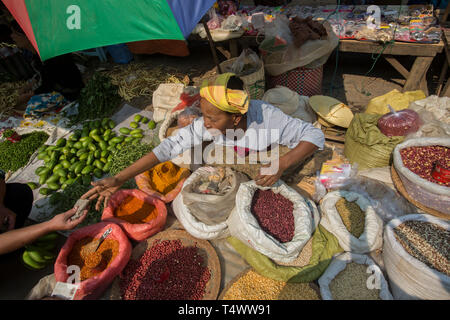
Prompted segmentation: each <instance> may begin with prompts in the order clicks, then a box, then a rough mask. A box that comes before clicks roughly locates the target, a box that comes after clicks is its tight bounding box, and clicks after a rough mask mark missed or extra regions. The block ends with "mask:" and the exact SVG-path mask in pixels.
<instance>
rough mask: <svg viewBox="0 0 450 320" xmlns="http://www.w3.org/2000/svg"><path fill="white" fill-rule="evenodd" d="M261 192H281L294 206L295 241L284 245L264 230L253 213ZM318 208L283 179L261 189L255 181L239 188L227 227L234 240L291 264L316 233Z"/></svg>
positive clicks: (293, 239)
mask: <svg viewBox="0 0 450 320" xmlns="http://www.w3.org/2000/svg"><path fill="white" fill-rule="evenodd" d="M258 189H260V190H272V191H273V192H274V193H279V194H281V195H282V196H283V197H285V198H287V199H288V200H290V201H291V202H292V204H293V205H294V209H293V215H294V223H295V229H294V236H293V238H292V240H291V241H289V242H285V243H281V242H279V241H278V240H276V239H275V238H274V237H273V236H271V235H269V234H267V233H266V232H265V231H263V229H262V228H261V227H260V225H259V223H258V221H257V220H256V218H255V216H254V215H253V213H252V212H251V203H252V199H253V196H254V194H255V192H256V191H257V190H258ZM314 207H315V204H314V203H312V202H309V201H308V202H307V200H306V199H305V198H303V197H302V196H301V195H300V194H298V193H297V192H296V191H295V190H294V189H292V188H291V187H289V186H288V185H286V184H285V183H284V182H283V181H282V180H278V182H277V183H276V184H275V185H273V186H272V187H260V186H258V185H257V184H256V182H255V181H254V180H252V181H249V182H245V183H242V184H241V186H240V187H239V190H238V193H237V195H236V207H235V208H234V209H233V211H232V212H231V214H230V216H229V218H228V220H227V224H228V228H229V229H230V234H231V235H232V236H233V237H235V238H238V239H239V240H241V241H242V242H244V243H247V244H248V245H249V246H250V247H252V248H253V249H255V250H257V251H259V252H260V253H262V254H264V255H266V256H268V257H270V258H272V259H274V260H277V261H281V262H286V263H287V262H291V261H292V260H294V259H295V258H297V256H298V254H299V253H300V251H301V250H302V248H303V247H304V246H305V244H306V242H308V240H309V239H310V238H311V235H312V233H313V231H314V221H313V215H312V211H313V208H314Z"/></svg>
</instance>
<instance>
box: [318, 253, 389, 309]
mask: <svg viewBox="0 0 450 320" xmlns="http://www.w3.org/2000/svg"><path fill="white" fill-rule="evenodd" d="M319 286H320V294H321V295H322V299H323V300H380V299H381V300H393V298H392V295H391V293H390V292H389V287H388V283H387V281H386V279H385V278H384V276H383V273H382V271H381V269H380V268H379V267H378V266H377V265H376V264H375V262H374V261H373V260H372V259H370V258H369V257H368V256H366V255H360V254H354V253H350V252H345V253H342V254H340V255H339V256H337V257H335V258H333V261H332V262H331V264H330V266H329V267H328V269H327V270H326V271H325V272H324V274H323V275H322V276H321V277H320V279H319Z"/></svg>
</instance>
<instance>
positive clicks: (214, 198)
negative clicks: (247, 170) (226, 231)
mask: <svg viewBox="0 0 450 320" xmlns="http://www.w3.org/2000/svg"><path fill="white" fill-rule="evenodd" d="M212 170H214V168H212V167H203V168H199V169H197V170H196V171H195V172H194V173H193V174H192V175H191V176H190V177H189V178H188V179H187V180H186V182H185V183H184V187H183V190H182V191H181V193H182V194H183V203H184V204H185V205H186V206H187V207H188V208H189V211H190V212H191V213H192V215H194V217H196V218H197V219H199V220H200V221H202V222H203V223H206V224H208V225H214V224H217V223H221V222H225V221H226V220H227V218H228V216H229V215H230V213H231V210H233V208H234V205H235V199H236V193H237V191H238V189H239V186H240V184H241V183H243V182H246V181H248V178H247V176H245V175H244V174H242V173H240V172H236V171H233V170H232V169H230V168H225V176H226V177H229V179H231V181H230V182H231V188H230V189H229V190H228V191H227V192H226V193H225V194H223V195H215V194H199V193H196V192H195V191H194V187H195V186H196V185H197V184H198V181H201V180H203V179H205V178H208V176H210V175H211V171H212Z"/></svg>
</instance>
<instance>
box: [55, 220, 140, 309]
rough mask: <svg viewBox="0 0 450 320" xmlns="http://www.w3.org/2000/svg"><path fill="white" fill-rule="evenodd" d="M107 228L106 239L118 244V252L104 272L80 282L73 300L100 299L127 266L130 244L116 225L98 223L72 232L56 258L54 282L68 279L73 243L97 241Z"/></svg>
mask: <svg viewBox="0 0 450 320" xmlns="http://www.w3.org/2000/svg"><path fill="white" fill-rule="evenodd" d="M108 228H112V232H111V233H110V234H109V236H108V239H113V240H117V241H118V242H119V252H118V254H117V256H116V258H115V259H114V260H113V261H111V264H110V265H109V267H108V268H107V269H106V270H104V271H103V272H102V273H100V274H99V275H97V276H95V277H92V278H89V279H87V280H84V281H81V282H80V284H79V288H78V290H77V292H76V294H75V296H74V300H83V299H86V300H91V299H94V300H95V299H98V298H100V297H101V296H102V294H103V293H104V291H105V290H106V289H107V288H108V287H109V285H110V284H111V282H112V281H113V280H114V278H115V277H116V276H118V275H119V274H120V273H121V272H122V270H123V268H125V266H126V265H127V264H128V261H129V260H130V256H131V249H132V248H131V243H130V241H129V240H128V238H127V236H126V234H125V233H124V232H123V231H122V229H121V228H120V227H119V226H118V225H116V224H114V223H109V222H99V223H96V224H93V225H90V226H87V227H84V228H81V229H78V230H75V231H74V232H72V233H71V234H70V236H69V238H68V239H67V241H66V243H65V244H64V246H63V247H62V248H61V250H60V252H59V255H58V257H57V258H56V261H55V280H56V281H57V282H67V280H68V278H69V274H68V273H67V267H68V266H67V258H68V256H69V254H70V252H71V251H72V248H73V246H74V245H75V243H76V242H78V241H79V240H81V239H83V238H85V237H93V238H96V239H99V238H100V237H101V236H102V234H103V233H104V232H105V231H106V230H107V229H108Z"/></svg>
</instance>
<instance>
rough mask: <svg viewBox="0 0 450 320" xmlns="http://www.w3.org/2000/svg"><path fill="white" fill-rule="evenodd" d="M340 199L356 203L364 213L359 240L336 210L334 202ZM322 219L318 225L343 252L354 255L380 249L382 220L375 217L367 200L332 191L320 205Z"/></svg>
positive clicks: (341, 191)
mask: <svg viewBox="0 0 450 320" xmlns="http://www.w3.org/2000/svg"><path fill="white" fill-rule="evenodd" d="M340 198H345V199H346V200H347V201H350V202H352V201H356V203H357V204H358V206H359V207H360V208H361V210H362V211H364V212H365V224H364V232H363V233H362V234H361V236H360V237H359V238H356V237H355V236H354V235H352V234H351V233H350V232H349V231H348V230H347V228H346V227H345V225H344V223H343V222H342V219H341V216H340V215H339V212H338V211H337V209H336V202H338V200H339V199H340ZM320 210H321V213H322V219H321V220H320V223H321V224H322V225H323V226H324V227H325V228H326V229H327V230H328V231H330V232H331V233H332V234H334V235H335V236H336V238H338V240H339V245H340V246H341V247H342V248H343V249H344V251H348V252H354V253H367V252H371V251H374V250H377V249H379V248H381V246H382V245H383V220H381V218H380V217H379V216H378V215H377V213H376V212H375V210H374V208H373V207H372V205H371V203H370V201H369V199H367V198H366V197H364V196H362V195H360V194H359V193H356V192H347V191H343V190H340V191H332V192H330V193H328V194H327V195H326V196H325V197H324V198H323V199H322V203H321V205H320Z"/></svg>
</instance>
